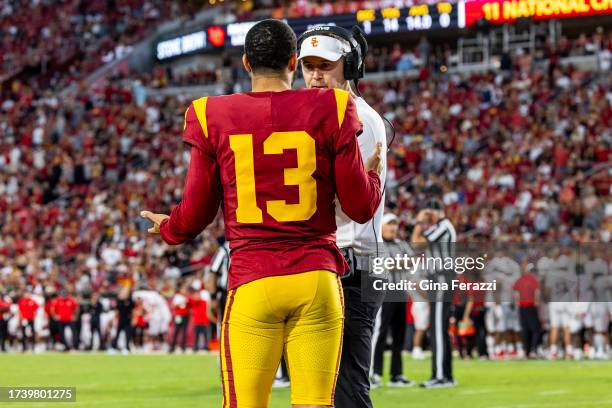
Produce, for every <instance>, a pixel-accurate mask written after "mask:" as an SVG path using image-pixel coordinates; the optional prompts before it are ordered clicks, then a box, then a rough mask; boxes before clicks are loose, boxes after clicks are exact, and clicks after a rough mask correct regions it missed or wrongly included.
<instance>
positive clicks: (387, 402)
mask: <svg viewBox="0 0 612 408" xmlns="http://www.w3.org/2000/svg"><path fill="white" fill-rule="evenodd" d="M429 367H430V361H429V360H425V361H412V360H410V359H408V358H406V360H405V367H404V368H405V370H404V371H405V372H406V374H407V375H408V377H410V378H411V379H414V380H418V381H421V380H424V379H426V378H427V377H428V373H429ZM455 374H456V378H457V380H458V381H459V387H457V388H453V389H439V390H423V389H418V388H409V389H398V388H388V387H381V388H378V389H376V390H373V392H372V397H373V400H374V406H375V407H377V408H400V407H401V408H405V407H408V408H410V407H427V408H539V407H543V408H546V407H568V408H569V407H571V408H580V407H588V408H603V407H612V362H601V361H583V362H574V361H555V362H548V361H528V362H526V361H507V362H506V361H456V360H455ZM0 386H3V387H6V386H75V387H77V402H76V403H73V404H67V405H68V406H70V407H130V408H139V407H147V408H155V407H181V408H183V407H184V408H189V407H199V408H208V407H220V406H221V390H220V380H219V374H218V369H217V358H216V356H213V355H171V356H169V355H130V356H121V355H117V356H107V355H104V354H40V355H31V354H26V355H20V354H0ZM62 405H66V404H60V405H59V406H62ZM0 406H3V407H4V406H15V407H17V408H26V407H35V408H43V407H58V405H57V403H35V404H30V403H22V402H20V403H15V404H10V405H9V404H7V403H0ZM289 406H290V405H289V390H288V389H283V390H274V391H273V397H272V402H271V404H270V407H271V408H280V407H285V408H286V407H289Z"/></svg>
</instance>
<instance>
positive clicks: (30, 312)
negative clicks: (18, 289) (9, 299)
mask: <svg viewBox="0 0 612 408" xmlns="http://www.w3.org/2000/svg"><path fill="white" fill-rule="evenodd" d="M17 306H18V307H19V314H20V315H21V318H22V319H25V320H28V321H32V320H34V316H35V315H36V310H38V303H36V302H35V301H34V299H32V298H29V297H22V298H21V299H19V302H17Z"/></svg>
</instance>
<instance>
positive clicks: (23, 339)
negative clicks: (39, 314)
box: [21, 320, 36, 351]
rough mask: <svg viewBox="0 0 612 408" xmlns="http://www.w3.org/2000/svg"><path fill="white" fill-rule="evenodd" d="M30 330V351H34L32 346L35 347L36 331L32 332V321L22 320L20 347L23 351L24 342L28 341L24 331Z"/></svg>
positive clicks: (24, 348)
mask: <svg viewBox="0 0 612 408" xmlns="http://www.w3.org/2000/svg"><path fill="white" fill-rule="evenodd" d="M28 327H29V328H30V330H31V333H32V337H31V339H32V340H31V342H32V351H33V350H34V346H35V345H36V331H35V330H34V320H22V321H21V346H22V348H23V351H26V341H27V339H28V337H27V335H26V334H27V332H26V329H27V328H28Z"/></svg>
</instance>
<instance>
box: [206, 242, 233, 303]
mask: <svg viewBox="0 0 612 408" xmlns="http://www.w3.org/2000/svg"><path fill="white" fill-rule="evenodd" d="M229 264H230V248H229V243H228V242H227V241H226V242H225V243H224V244H223V245H222V246H221V247H219V249H218V250H217V252H216V253H215V256H213V259H212V262H211V265H210V271H211V272H212V273H214V274H215V275H217V291H227V276H228V272H229Z"/></svg>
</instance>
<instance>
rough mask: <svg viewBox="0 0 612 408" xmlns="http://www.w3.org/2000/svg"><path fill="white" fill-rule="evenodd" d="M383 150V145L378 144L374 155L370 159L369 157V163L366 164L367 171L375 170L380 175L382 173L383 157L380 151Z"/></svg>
mask: <svg viewBox="0 0 612 408" xmlns="http://www.w3.org/2000/svg"><path fill="white" fill-rule="evenodd" d="M381 150H382V143H376V148H375V149H374V153H372V155H371V156H370V157H368V161H367V162H366V170H367V171H370V170H374V171H375V172H376V173H378V174H379V175H380V173H381V172H382V156H381V154H380V151H381Z"/></svg>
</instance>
